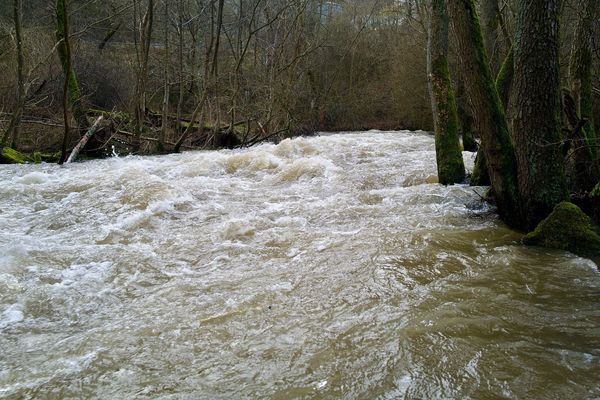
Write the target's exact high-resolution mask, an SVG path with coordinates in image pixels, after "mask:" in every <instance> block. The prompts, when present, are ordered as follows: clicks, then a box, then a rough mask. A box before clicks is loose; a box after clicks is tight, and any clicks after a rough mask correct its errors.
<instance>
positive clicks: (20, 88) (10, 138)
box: [0, 0, 27, 148]
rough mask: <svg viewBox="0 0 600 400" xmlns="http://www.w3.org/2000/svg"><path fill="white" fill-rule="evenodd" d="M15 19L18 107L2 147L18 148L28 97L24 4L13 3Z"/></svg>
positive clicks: (0, 141)
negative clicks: (24, 50)
mask: <svg viewBox="0 0 600 400" xmlns="http://www.w3.org/2000/svg"><path fill="white" fill-rule="evenodd" d="M13 19H14V24H15V41H16V43H17V106H16V108H15V111H14V112H13V115H12V118H11V119H10V123H9V124H8V128H7V129H6V131H5V132H4V135H3V136H2V139H1V140H0V145H8V146H9V147H12V148H16V147H17V141H18V139H19V128H20V125H21V118H22V117H23V109H24V108H25V97H26V96H27V85H26V83H25V57H24V55H23V2H22V0H14V1H13Z"/></svg>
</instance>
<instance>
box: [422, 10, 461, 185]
mask: <svg viewBox="0 0 600 400" xmlns="http://www.w3.org/2000/svg"><path fill="white" fill-rule="evenodd" d="M431 8H432V10H431V18H430V20H429V40H428V44H427V70H428V71H427V72H428V78H429V79H428V80H429V94H430V97H431V109H432V111H433V125H434V129H435V153H436V158H437V169H438V179H439V181H440V183H441V184H444V185H451V184H454V183H459V182H462V181H463V180H464V179H465V166H464V164H463V158H462V153H461V149H460V141H459V138H458V117H457V113H456V100H455V97H454V90H453V89H452V81H451V80H450V68H449V66H448V12H447V10H446V5H445V4H444V0H433V1H432V4H431Z"/></svg>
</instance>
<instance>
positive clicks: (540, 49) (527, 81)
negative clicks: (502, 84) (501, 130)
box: [511, 0, 569, 229]
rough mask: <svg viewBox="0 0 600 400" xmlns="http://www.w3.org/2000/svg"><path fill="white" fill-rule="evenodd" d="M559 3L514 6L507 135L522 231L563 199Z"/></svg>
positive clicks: (532, 0)
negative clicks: (513, 157)
mask: <svg viewBox="0 0 600 400" xmlns="http://www.w3.org/2000/svg"><path fill="white" fill-rule="evenodd" d="M559 2H560V1H559V0H521V1H519V2H518V5H519V7H518V19H517V36H516V41H515V44H514V58H515V71H514V80H513V92H512V95H511V96H512V97H511V107H512V108H513V109H514V112H512V113H511V115H512V121H511V122H512V129H511V132H512V135H513V140H514V143H515V150H516V156H517V168H518V182H519V195H520V198H521V202H522V204H521V207H522V210H523V217H524V222H525V228H527V229H532V228H533V227H535V226H536V225H537V224H538V223H539V222H540V221H541V220H542V219H544V218H545V217H546V216H547V215H548V214H549V213H550V212H551V211H552V209H553V208H554V206H555V205H556V204H558V203H560V202H562V201H565V200H567V199H568V198H569V193H568V190H567V183H566V178H565V169H564V162H563V158H562V153H561V151H560V145H561V136H562V135H561V129H562V123H561V102H560V76H559V59H558V54H559V45H560V42H559Z"/></svg>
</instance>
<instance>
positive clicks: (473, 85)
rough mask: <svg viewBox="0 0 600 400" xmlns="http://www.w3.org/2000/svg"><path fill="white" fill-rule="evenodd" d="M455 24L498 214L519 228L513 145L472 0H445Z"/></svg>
mask: <svg viewBox="0 0 600 400" xmlns="http://www.w3.org/2000/svg"><path fill="white" fill-rule="evenodd" d="M446 4H447V6H448V12H449V15H450V20H451V21H452V24H453V26H454V33H455V35H456V42H457V51H458V53H459V58H460V60H461V64H462V70H463V71H462V73H463V74H465V76H468V77H469V79H467V80H466V81H465V89H466V91H467V94H468V96H469V98H470V99H471V105H472V107H473V113H474V117H475V126H476V130H477V132H479V134H480V136H481V148H482V150H483V153H484V154H485V159H486V161H487V166H488V173H489V177H490V182H491V189H492V193H493V195H494V197H495V199H496V202H497V205H498V212H499V214H500V216H501V218H502V219H503V220H504V221H505V222H506V223H507V224H509V225H510V226H512V227H515V228H522V227H523V224H522V216H521V214H520V213H521V209H520V201H519V193H518V184H517V169H516V159H515V153H514V147H513V143H512V140H511V138H510V134H509V132H508V124H507V122H506V116H505V114H504V108H503V107H502V104H501V102H500V98H499V96H498V92H497V91H496V86H495V84H494V80H493V79H492V72H491V70H490V66H489V62H488V58H487V55H486V54H485V48H484V46H483V36H482V33H481V26H480V23H479V16H478V15H477V11H476V6H475V1H474V0H446Z"/></svg>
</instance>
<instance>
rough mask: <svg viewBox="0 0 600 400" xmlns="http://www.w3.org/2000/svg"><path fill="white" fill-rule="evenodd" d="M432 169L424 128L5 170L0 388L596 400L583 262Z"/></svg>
mask: <svg viewBox="0 0 600 400" xmlns="http://www.w3.org/2000/svg"><path fill="white" fill-rule="evenodd" d="M465 159H466V160H467V162H468V163H469V164H471V165H472V159H473V155H472V154H471V153H465ZM435 176H436V172H435V154H434V152H433V140H432V138H431V137H430V136H429V135H427V134H425V133H419V132H416V133H410V132H368V133H355V134H354V133H353V134H343V135H325V136H321V137H315V138H300V139H295V140H285V141H283V142H282V143H280V144H278V145H270V144H269V145H262V146H259V147H256V148H252V149H248V150H241V151H219V152H193V153H185V154H182V155H169V156H163V157H146V158H137V157H126V158H113V159H109V160H104V161H94V162H86V163H81V164H74V165H70V166H68V167H66V168H59V167H57V166H54V165H41V166H40V165H37V166H2V167H1V168H0V397H2V398H14V399H17V398H19V399H20V398H40V399H51V398H52V399H54V398H105V399H130V398H161V399H255V398H269V399H298V398H310V399H313V398H314V399H334V398H346V399H397V398H407V399H433V398H461V399H462V398H473V399H496V398H514V399H525V398H527V399H593V398H598V397H599V396H600V386H599V385H600V313H599V311H598V310H599V304H600V274H599V273H598V271H597V269H596V266H595V264H594V263H593V262H592V261H590V260H586V259H582V258H578V257H575V256H573V255H571V254H569V253H563V252H555V251H546V250H541V249H535V248H526V247H523V246H521V245H519V239H520V236H519V235H518V234H516V233H514V232H512V231H510V230H508V229H507V228H506V227H504V226H503V225H502V224H501V223H500V222H499V221H498V220H497V219H496V217H495V216H494V214H493V212H492V210H490V209H489V208H488V206H487V205H486V204H484V203H482V201H481V199H480V195H479V194H478V193H482V192H483V189H484V188H476V189H475V190H474V189H473V188H470V187H468V186H461V185H458V186H451V187H443V186H440V185H438V184H435V180H436V178H435ZM476 192H478V193H476Z"/></svg>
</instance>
